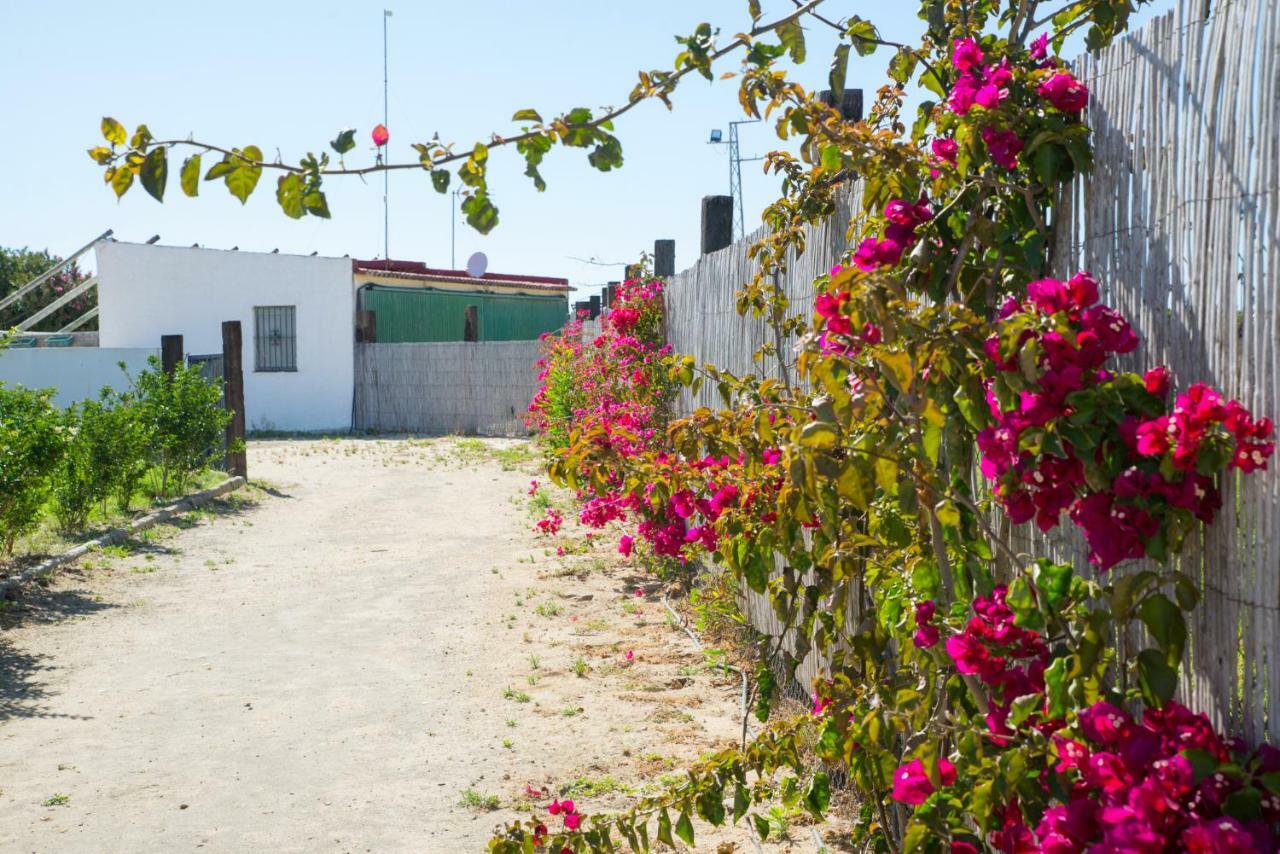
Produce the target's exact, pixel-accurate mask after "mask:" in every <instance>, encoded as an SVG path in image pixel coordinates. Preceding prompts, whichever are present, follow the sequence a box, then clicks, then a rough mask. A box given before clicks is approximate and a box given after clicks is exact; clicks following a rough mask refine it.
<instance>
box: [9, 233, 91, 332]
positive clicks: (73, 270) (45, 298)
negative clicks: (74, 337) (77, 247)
mask: <svg viewBox="0 0 1280 854" xmlns="http://www.w3.org/2000/svg"><path fill="white" fill-rule="evenodd" d="M61 260H62V259H61V258H59V257H58V256H57V255H51V254H49V251H48V250H41V251H39V252H37V251H35V250H33V249H28V248H26V247H23V248H22V249H7V248H5V247H3V246H0V299H3V298H4V297H6V296H8V295H9V294H11V293H13V292H14V291H16V290H17V289H18V288H20V287H22V286H23V285H25V284H26V283H27V282H29V281H31V280H32V279H34V278H36V277H37V276H39V275H40V274H41V273H43V272H45V271H46V270H48V269H49V268H50V267H52V266H53V265H55V264H57V263H59V262H60V261H61ZM88 278H89V274H88V273H86V272H84V271H83V270H81V269H80V267H79V265H78V264H76V263H75V262H72V263H71V264H69V265H68V266H67V267H66V268H64V269H62V270H59V271H58V272H57V273H56V274H55V275H53V276H51V277H50V278H49V280H48V281H46V282H45V283H44V284H42V285H40V287H38V288H36V289H35V290H34V291H32V292H31V293H29V294H27V295H26V296H24V297H23V298H22V299H20V300H18V301H17V302H15V303H14V304H13V305H11V306H8V307H6V308H4V309H0V329H8V328H9V327H12V326H16V325H17V324H18V323H19V322H20V321H22V319H23V318H25V317H28V316H30V315H31V314H32V312H35V311H36V310H38V309H40V308H42V307H43V306H46V305H48V304H49V303H51V302H53V301H54V300H55V299H57V298H58V297H60V296H62V295H63V294H64V293H66V292H67V291H68V290H70V289H72V288H74V287H75V286H76V285H78V284H80V283H81V282H83V281H85V280H86V279H88ZM97 304H98V293H97V289H94V288H91V289H90V290H88V291H87V292H85V293H84V294H81V295H80V296H79V297H76V298H75V299H74V300H72V301H71V302H69V303H67V304H66V305H64V306H63V307H62V308H60V309H58V310H57V311H55V312H54V313H53V314H51V315H49V316H48V317H46V318H45V319H44V320H42V321H40V322H39V323H37V324H36V326H35V329H34V330H33V331H37V332H56V331H58V330H59V329H61V328H62V327H64V326H66V325H67V324H68V323H70V322H71V321H73V320H75V319H76V318H77V317H79V316H80V315H82V314H84V313H85V312H86V311H88V310H89V309H91V308H93V307H94V306H95V305H97ZM97 328H98V319H97V318H96V317H95V318H91V319H90V320H89V321H87V322H86V323H85V324H84V326H82V327H80V330H81V331H85V332H90V331H94V330H96V329H97Z"/></svg>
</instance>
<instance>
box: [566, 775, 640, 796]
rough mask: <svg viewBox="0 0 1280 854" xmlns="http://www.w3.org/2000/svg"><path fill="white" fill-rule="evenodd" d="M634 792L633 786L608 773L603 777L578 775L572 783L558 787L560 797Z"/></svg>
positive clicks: (628, 793)
mask: <svg viewBox="0 0 1280 854" xmlns="http://www.w3.org/2000/svg"><path fill="white" fill-rule="evenodd" d="M634 792H635V788H634V787H633V786H628V785H627V784H626V783H623V782H621V781H619V780H617V779H615V778H614V777H612V776H611V775H608V774H606V775H604V776H603V777H579V778H578V779H576V780H574V781H573V782H572V783H567V784H565V785H563V786H561V787H560V797H562V798H565V797H568V798H603V797H606V796H608V795H630V794H632V793H634Z"/></svg>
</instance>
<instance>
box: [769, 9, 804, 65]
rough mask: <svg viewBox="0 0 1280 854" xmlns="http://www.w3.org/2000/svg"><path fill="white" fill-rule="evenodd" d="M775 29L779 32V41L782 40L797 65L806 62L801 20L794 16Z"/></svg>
mask: <svg viewBox="0 0 1280 854" xmlns="http://www.w3.org/2000/svg"><path fill="white" fill-rule="evenodd" d="M775 29H776V31H777V33H778V41H780V42H782V46H783V47H785V48H786V49H787V53H789V54H790V55H791V60H792V61H793V62H795V63H796V64H797V65H799V64H800V63H802V62H804V29H803V28H802V27H801V26H800V20H799V19H798V18H793V19H792V20H790V21H784V22H783V23H781V24H778V26H777V27H776V28H775Z"/></svg>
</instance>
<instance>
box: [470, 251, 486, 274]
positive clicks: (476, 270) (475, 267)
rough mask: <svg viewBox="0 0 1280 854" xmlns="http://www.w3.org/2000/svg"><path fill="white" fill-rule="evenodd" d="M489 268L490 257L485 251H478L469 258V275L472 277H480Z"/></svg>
mask: <svg viewBox="0 0 1280 854" xmlns="http://www.w3.org/2000/svg"><path fill="white" fill-rule="evenodd" d="M487 269H489V259H488V257H486V256H485V254H484V253H483V252H477V253H476V254H474V255H472V256H471V257H470V258H468V259H467V275H468V276H470V277H471V278H473V279H478V278H480V277H481V276H483V275H484V271H485V270H487Z"/></svg>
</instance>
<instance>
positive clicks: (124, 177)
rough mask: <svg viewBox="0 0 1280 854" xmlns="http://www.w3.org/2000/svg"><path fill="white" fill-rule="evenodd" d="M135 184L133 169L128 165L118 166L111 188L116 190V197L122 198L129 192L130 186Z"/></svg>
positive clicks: (112, 177) (112, 178)
mask: <svg viewBox="0 0 1280 854" xmlns="http://www.w3.org/2000/svg"><path fill="white" fill-rule="evenodd" d="M132 186H133V170H132V169H130V168H129V167H128V166H118V167H116V171H115V173H114V174H113V175H112V176H111V189H113V190H115V191H116V198H117V199H118V198H120V197H121V196H123V195H124V194H125V193H127V192H129V188H130V187H132Z"/></svg>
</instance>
